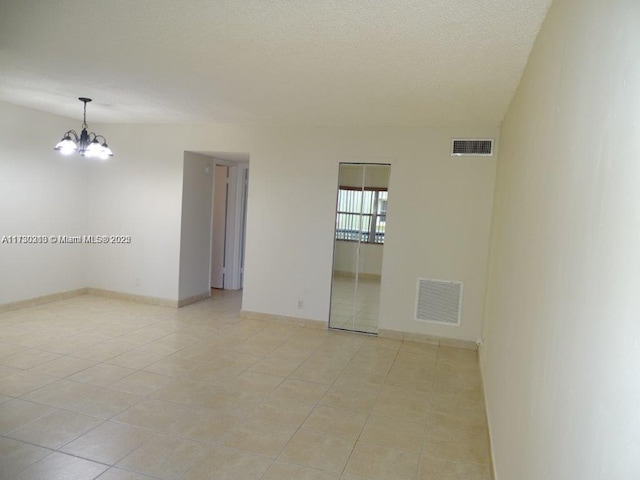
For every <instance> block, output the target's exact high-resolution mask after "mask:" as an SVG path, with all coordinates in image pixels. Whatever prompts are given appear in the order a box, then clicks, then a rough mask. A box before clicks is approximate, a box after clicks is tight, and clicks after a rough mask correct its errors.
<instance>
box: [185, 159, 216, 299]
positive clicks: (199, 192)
mask: <svg viewBox="0 0 640 480" xmlns="http://www.w3.org/2000/svg"><path fill="white" fill-rule="evenodd" d="M213 162H214V160H213V158H211V157H207V156H204V155H200V154H198V153H192V152H185V153H184V170H183V175H182V222H181V234H180V286H179V295H178V296H179V298H180V300H182V299H185V298H190V297H195V296H197V295H202V294H206V293H209V292H210V285H211V281H210V277H209V273H210V271H211V218H212V206H213V204H212V197H213V177H214V171H213V168H214V166H213Z"/></svg>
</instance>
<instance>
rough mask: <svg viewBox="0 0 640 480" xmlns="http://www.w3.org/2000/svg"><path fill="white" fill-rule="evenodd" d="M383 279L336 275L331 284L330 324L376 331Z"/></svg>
mask: <svg viewBox="0 0 640 480" xmlns="http://www.w3.org/2000/svg"><path fill="white" fill-rule="evenodd" d="M379 305H380V279H373V278H367V277H358V281H357V286H356V278H355V277H349V276H346V275H334V276H333V283H332V285H331V318H330V323H331V328H339V329H343V330H350V331H357V332H366V333H377V332H378V307H379Z"/></svg>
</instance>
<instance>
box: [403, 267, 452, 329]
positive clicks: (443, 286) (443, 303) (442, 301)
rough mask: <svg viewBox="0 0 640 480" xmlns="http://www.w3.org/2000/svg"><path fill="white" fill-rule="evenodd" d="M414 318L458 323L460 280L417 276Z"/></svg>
mask: <svg viewBox="0 0 640 480" xmlns="http://www.w3.org/2000/svg"><path fill="white" fill-rule="evenodd" d="M417 290H418V292H417V295H416V317H415V318H416V320H418V321H420V322H433V323H442V324H445V325H453V326H459V325H460V311H461V310H462V282H451V281H448V280H435V279H431V278H418V288H417Z"/></svg>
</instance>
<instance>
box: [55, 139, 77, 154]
mask: <svg viewBox="0 0 640 480" xmlns="http://www.w3.org/2000/svg"><path fill="white" fill-rule="evenodd" d="M77 149H78V146H77V145H76V143H75V142H74V141H73V140H71V137H70V136H69V135H65V137H64V138H63V139H62V140H60V141H59V142H58V144H57V145H56V148H55V149H54V150H58V151H59V152H60V153H62V154H63V155H70V154H72V153H73V152H75V151H76V150H77Z"/></svg>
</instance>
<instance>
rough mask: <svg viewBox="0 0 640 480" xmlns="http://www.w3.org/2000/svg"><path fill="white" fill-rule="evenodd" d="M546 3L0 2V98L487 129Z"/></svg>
mask: <svg viewBox="0 0 640 480" xmlns="http://www.w3.org/2000/svg"><path fill="white" fill-rule="evenodd" d="M550 3H551V0H351V1H347V0H344V1H339V0H55V1H54V0H0V100H4V101H7V102H11V103H15V104H19V105H24V106H28V107H33V108H37V109H40V110H44V111H49V112H54V113H58V114H62V115H67V116H71V117H78V116H79V115H81V112H82V104H81V103H80V102H78V101H77V100H76V98H77V97H79V96H89V97H92V98H93V99H94V102H93V103H92V104H90V105H89V107H88V109H89V114H88V116H89V120H90V121H91V120H93V121H108V122H154V123H155V122H163V123H166V122H171V123H184V122H201V123H202V122H229V123H249V124H271V125H283V124H285V125H349V126H433V125H438V126H457V125H490V126H498V125H500V123H501V122H502V118H503V116H504V113H505V111H506V109H507V107H508V105H509V102H510V100H511V97H512V95H513V93H514V92H515V89H516V87H517V85H518V82H519V80H520V77H521V75H522V71H523V69H524V66H525V64H526V61H527V57H528V55H529V52H530V50H531V47H532V45H533V42H534V40H535V37H536V35H537V33H538V30H539V28H540V25H541V24H542V21H543V19H544V16H545V14H546V12H547V10H548V7H549V4H550Z"/></svg>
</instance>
